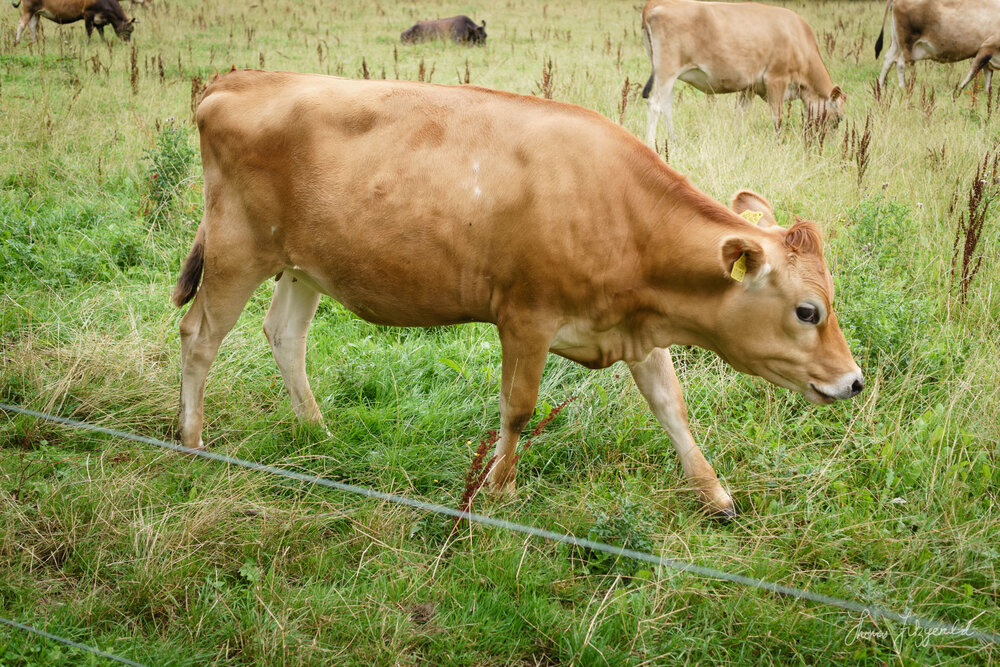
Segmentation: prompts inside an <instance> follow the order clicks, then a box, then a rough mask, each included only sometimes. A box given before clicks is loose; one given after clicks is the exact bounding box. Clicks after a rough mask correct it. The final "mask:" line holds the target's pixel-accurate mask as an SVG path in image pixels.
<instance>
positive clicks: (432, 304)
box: [285, 265, 493, 327]
mask: <svg viewBox="0 0 1000 667" xmlns="http://www.w3.org/2000/svg"><path fill="white" fill-rule="evenodd" d="M285 272H287V273H288V274H290V275H291V276H292V277H293V278H295V279H297V280H302V281H304V282H305V283H306V284H307V285H309V286H310V287H312V288H313V289H315V290H316V291H318V292H320V293H321V294H325V295H327V296H329V297H331V298H333V299H334V300H336V301H338V302H339V303H340V304H341V305H343V306H344V307H345V308H347V309H348V310H350V311H351V312H352V313H354V314H355V315H357V316H358V317H360V318H362V319H364V320H367V321H369V322H373V323H375V324H383V325H388V326H398V327H430V326H443V325H448V324H461V323H465V322H491V321H493V318H492V316H491V314H490V312H489V308H488V305H489V302H488V298H486V297H483V296H481V295H482V294H484V293H486V292H487V289H485V284H477V283H476V282H475V281H464V280H461V279H455V277H454V276H448V275H442V274H441V273H439V272H436V273H434V275H433V278H434V279H435V280H433V281H429V280H428V276H427V275H426V274H424V275H412V276H400V275H398V274H395V275H390V274H389V273H383V274H381V275H374V274H361V273H358V274H354V275H352V274H351V272H350V271H347V272H345V271H331V270H330V268H328V267H322V266H321V267H305V266H299V265H295V266H291V267H287V268H286V269H285Z"/></svg>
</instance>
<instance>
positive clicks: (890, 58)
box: [878, 37, 903, 88]
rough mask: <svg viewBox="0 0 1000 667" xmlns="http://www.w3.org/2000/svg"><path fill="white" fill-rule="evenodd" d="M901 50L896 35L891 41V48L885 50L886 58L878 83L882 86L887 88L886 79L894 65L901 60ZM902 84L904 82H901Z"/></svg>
mask: <svg viewBox="0 0 1000 667" xmlns="http://www.w3.org/2000/svg"><path fill="white" fill-rule="evenodd" d="M899 55H900V50H899V43H898V42H897V41H896V39H895V37H893V38H892V40H891V41H890V42H889V49H888V50H887V51H886V52H885V59H884V60H883V61H882V71H881V72H879V75H878V85H879V87H880V88H885V79H886V77H887V76H889V70H890V69H892V66H893V65H895V64H896V61H897V60H899ZM899 85H900V86H902V85H903V84H902V83H900V84H899Z"/></svg>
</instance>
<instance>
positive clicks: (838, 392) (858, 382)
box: [806, 371, 865, 405]
mask: <svg viewBox="0 0 1000 667" xmlns="http://www.w3.org/2000/svg"><path fill="white" fill-rule="evenodd" d="M864 388H865V378H864V376H863V375H862V374H861V371H856V372H854V373H847V374H845V375H844V376H842V377H841V378H840V379H839V381H837V382H834V383H832V384H824V385H817V384H816V383H814V382H810V383H809V391H808V392H806V398H808V399H809V400H811V401H812V402H814V403H820V404H822V405H827V404H829V403H833V402H834V401H843V400H846V399H848V398H854V397H855V396H857V395H858V394H860V393H861V390H862V389H864Z"/></svg>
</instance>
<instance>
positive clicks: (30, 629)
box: [0, 616, 146, 667]
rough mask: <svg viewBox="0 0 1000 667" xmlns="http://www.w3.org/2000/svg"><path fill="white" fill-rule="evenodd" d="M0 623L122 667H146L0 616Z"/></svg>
mask: <svg viewBox="0 0 1000 667" xmlns="http://www.w3.org/2000/svg"><path fill="white" fill-rule="evenodd" d="M0 623H5V624H6V625H9V626H11V627H14V628H17V629H18V630H24V631H25V632H33V633H35V634H36V635H41V636H42V637H45V638H46V639H51V640H53V641H57V642H61V643H63V644H66V645H68V646H72V647H73V648H79V649H83V650H84V651H88V652H90V653H93V654H94V655H99V656H101V657H102V658H107V659H108V660H114V661H115V662H120V663H122V664H123V665H132V667H146V665H144V664H142V663H141V662H132V661H131V660H129V659H128V658H123V657H121V656H120V655H115V654H113V653H107V652H106V651H102V650H100V649H96V648H94V647H93V646H87V645H86V644H81V643H79V642H75V641H73V640H72V639H66V638H65V637H60V636H59V635H54V634H52V633H51V632H46V631H45V630H39V629H38V628H33V627H31V626H30V625H24V624H23V623H18V622H17V621H12V620H10V619H9V618H4V617H3V616H0ZM2 657H3V656H0V658H2Z"/></svg>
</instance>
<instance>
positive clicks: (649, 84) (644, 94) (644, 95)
mask: <svg viewBox="0 0 1000 667" xmlns="http://www.w3.org/2000/svg"><path fill="white" fill-rule="evenodd" d="M652 90H653V75H652V74H650V75H649V81H647V82H646V85H645V86H643V89H642V99H644V100H645V99H648V98H649V93H650V91H652Z"/></svg>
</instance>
